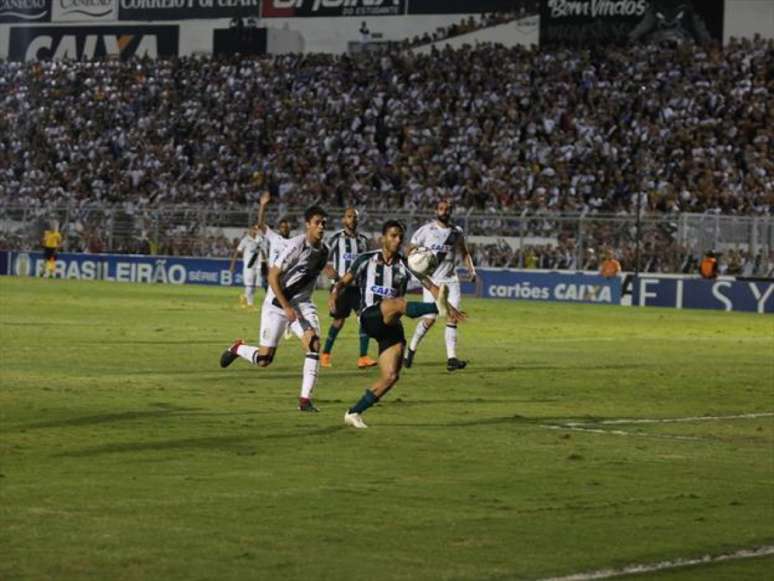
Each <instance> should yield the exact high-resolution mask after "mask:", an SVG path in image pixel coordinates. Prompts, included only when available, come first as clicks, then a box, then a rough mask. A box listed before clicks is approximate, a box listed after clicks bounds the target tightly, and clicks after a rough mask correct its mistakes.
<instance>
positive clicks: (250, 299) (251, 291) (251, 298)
mask: <svg viewBox="0 0 774 581" xmlns="http://www.w3.org/2000/svg"><path fill="white" fill-rule="evenodd" d="M245 297H247V304H248V305H249V306H251V307H252V306H254V305H255V287H254V286H247V287H245Z"/></svg>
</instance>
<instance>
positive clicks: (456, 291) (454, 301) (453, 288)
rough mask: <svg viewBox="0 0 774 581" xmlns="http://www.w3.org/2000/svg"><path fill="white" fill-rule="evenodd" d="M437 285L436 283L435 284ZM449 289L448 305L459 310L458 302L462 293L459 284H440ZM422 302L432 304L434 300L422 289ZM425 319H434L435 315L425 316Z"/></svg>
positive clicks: (427, 291)
mask: <svg viewBox="0 0 774 581" xmlns="http://www.w3.org/2000/svg"><path fill="white" fill-rule="evenodd" d="M435 284H436V285H438V283H435ZM442 284H445V285H446V286H448V287H449V304H450V305H451V306H453V307H454V308H455V309H459V308H460V300H461V299H462V293H461V291H460V283H459V282H445V283H442ZM422 301H423V302H426V303H434V302H435V299H434V298H433V295H432V293H431V292H430V291H429V290H427V289H422ZM425 316H427V317H435V316H436V315H425Z"/></svg>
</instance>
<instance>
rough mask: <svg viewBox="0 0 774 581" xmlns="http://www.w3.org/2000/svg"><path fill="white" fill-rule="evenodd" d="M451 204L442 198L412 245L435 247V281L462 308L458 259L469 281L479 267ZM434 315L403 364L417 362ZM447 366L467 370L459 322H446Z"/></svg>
mask: <svg viewBox="0 0 774 581" xmlns="http://www.w3.org/2000/svg"><path fill="white" fill-rule="evenodd" d="M451 213H452V204H451V202H450V201H448V200H440V201H439V202H438V204H437V205H436V207H435V220H432V221H430V222H428V223H427V224H425V225H424V226H422V227H421V228H419V230H417V231H416V232H414V235H413V236H412V237H411V248H415V247H417V246H424V247H425V248H428V249H429V250H432V251H433V253H434V254H435V257H436V259H437V261H438V267H437V268H436V269H435V272H433V274H432V275H431V276H430V278H431V279H432V281H433V283H435V284H437V285H441V284H443V285H446V286H447V287H448V288H449V304H450V305H452V306H453V307H454V308H455V309H459V308H460V294H461V293H460V279H459V277H458V276H457V270H456V266H457V260H458V258H459V257H462V259H463V261H464V263H465V267H466V268H467V269H468V276H469V278H470V280H475V279H476V266H475V265H474V264H473V257H472V256H471V255H470V252H468V248H467V246H466V245H465V235H464V234H463V233H462V228H460V227H459V226H456V225H454V224H452V223H451ZM423 300H424V301H426V302H430V301H432V300H433V297H432V295H431V294H430V292H429V291H428V290H427V288H426V287H425V290H424V294H423ZM435 319H436V316H435V315H434V314H430V315H426V316H425V317H424V318H423V319H422V320H421V321H420V322H419V323H418V324H417V328H416V329H415V330H414V336H413V337H412V338H411V343H410V344H409V348H408V349H407V351H406V360H405V361H404V365H405V366H406V367H407V368H408V367H411V366H412V365H413V363H414V355H415V354H416V351H417V349H418V348H419V343H420V341H422V338H423V337H424V336H425V335H426V334H427V332H428V331H429V330H430V329H431V327H432V326H433V324H434V323H435ZM445 339H446V357H447V359H446V369H447V370H448V371H455V370H457V369H465V367H466V366H467V364H468V362H467V361H462V360H460V359H457V322H456V321H454V320H448V321H446V335H445Z"/></svg>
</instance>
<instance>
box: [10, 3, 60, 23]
mask: <svg viewBox="0 0 774 581" xmlns="http://www.w3.org/2000/svg"><path fill="white" fill-rule="evenodd" d="M50 20H51V0H0V23H3V22H49V21H50Z"/></svg>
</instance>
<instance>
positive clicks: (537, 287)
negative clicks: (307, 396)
mask: <svg viewBox="0 0 774 581" xmlns="http://www.w3.org/2000/svg"><path fill="white" fill-rule="evenodd" d="M44 270H45V261H44V259H43V254H42V253H41V252H0V274H8V275H15V276H41V275H42V274H43V272H44ZM478 275H479V276H478V279H477V280H476V281H475V282H463V284H462V292H463V293H464V294H467V295H474V296H478V297H483V298H494V299H505V300H522V301H523V300H527V301H552V302H565V303H589V304H607V305H620V304H632V305H637V306H643V307H671V308H677V309H715V310H725V311H747V312H756V313H774V283H773V282H772V281H771V280H736V279H732V278H726V279H722V280H703V279H698V278H695V277H692V276H676V275H656V274H641V275H640V276H639V278H638V279H636V280H635V279H633V277H629V280H630V281H631V284H629V283H627V284H623V281H622V279H621V278H618V277H614V278H604V277H602V276H599V275H595V274H591V273H583V272H549V271H524V270H510V269H496V268H481V269H479V270H478ZM56 276H57V277H59V278H70V279H77V280H108V281H117V282H140V283H163V284H207V285H216V286H241V285H242V272H241V268H237V269H236V270H235V272H233V273H232V272H230V271H229V260H227V259H224V258H183V257H175V256H141V255H120V254H72V253H63V254H60V255H59V256H58V259H57V264H56ZM629 297H630V299H631V300H628V298H629ZM625 298H626V299H627V300H625Z"/></svg>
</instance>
